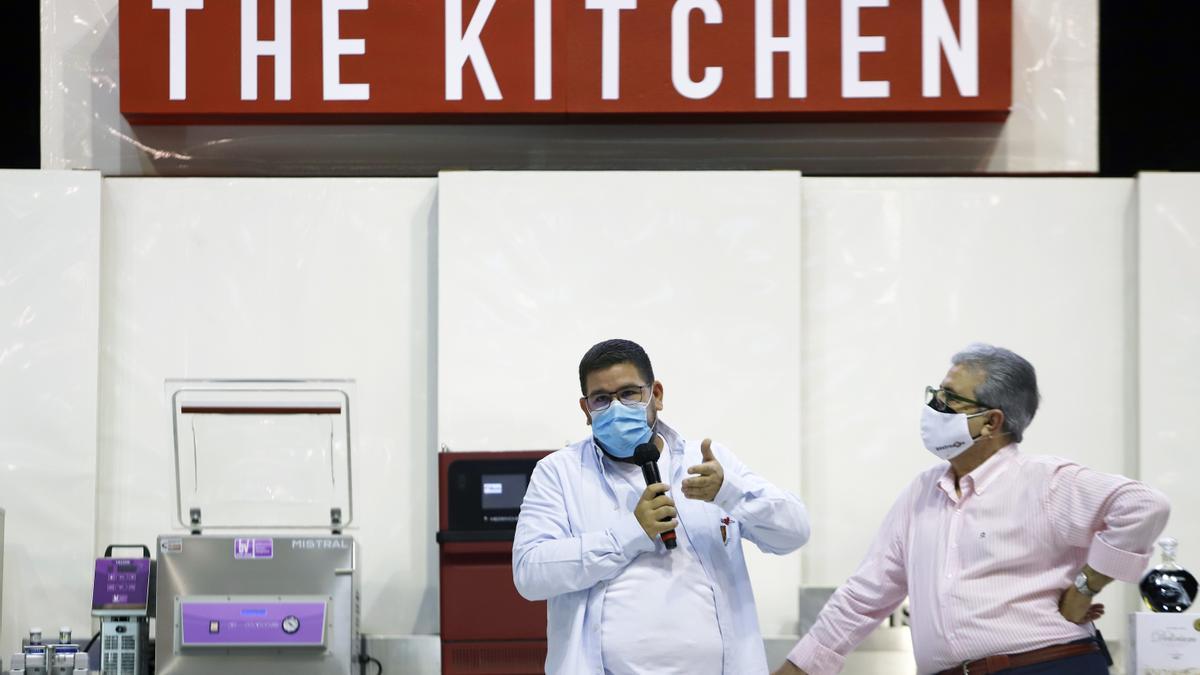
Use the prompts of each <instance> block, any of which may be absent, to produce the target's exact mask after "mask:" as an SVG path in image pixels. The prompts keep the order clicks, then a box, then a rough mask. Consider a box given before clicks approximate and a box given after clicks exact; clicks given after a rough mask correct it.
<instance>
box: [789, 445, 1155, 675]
mask: <svg viewBox="0 0 1200 675" xmlns="http://www.w3.org/2000/svg"><path fill="white" fill-rule="evenodd" d="M959 485H960V487H961V489H962V497H961V498H960V497H959V496H958V495H956V494H955V490H954V475H953V473H952V472H951V471H950V468H949V466H948V465H947V464H940V465H938V466H935V467H933V468H931V469H929V470H928V471H925V472H923V473H921V474H920V475H918V476H917V478H916V480H914V481H913V482H912V483H910V484H909V486H908V487H907V488H906V489H905V490H904V492H902V493H901V494H900V497H899V499H897V500H896V503H895V504H894V505H893V506H892V509H891V510H890V511H889V512H888V514H887V517H886V518H885V519H884V521H883V527H881V528H880V530H879V532H878V534H877V535H876V536H875V540H874V542H872V544H871V547H870V550H869V551H868V552H867V556H866V558H865V559H864V560H863V562H862V564H861V565H859V568H858V570H857V571H856V572H855V573H854V575H853V576H851V577H850V578H849V579H848V580H847V581H846V583H845V584H843V585H842V586H841V588H839V589H838V590H837V592H836V593H834V594H833V596H832V597H831V598H830V600H829V602H828V604H826V605H825V608H824V609H823V610H822V611H821V615H820V617H818V619H817V622H816V624H815V625H814V626H813V628H812V630H810V631H809V632H808V634H807V635H805V636H804V638H803V639H802V640H800V642H799V643H798V644H797V645H796V647H795V648H794V649H793V650H792V652H791V654H790V655H789V656H788V659H789V660H790V661H792V663H795V664H796V665H797V666H799V667H801V668H802V669H804V670H805V671H807V672H808V673H809V674H810V675H827V674H832V673H837V672H839V671H841V669H842V665H843V663H844V660H845V655H846V654H848V653H849V652H850V651H851V650H852V649H854V647H855V646H856V645H857V644H858V643H859V642H861V641H862V640H863V638H865V637H866V636H867V634H869V633H870V632H871V631H872V630H874V628H875V627H876V626H877V625H878V624H879V623H880V621H882V620H883V619H884V618H886V617H887V616H888V615H889V614H891V613H892V612H893V611H894V610H895V609H896V607H898V606H899V605H900V603H901V602H902V601H903V600H904V597H905V596H906V595H907V596H908V598H909V610H910V614H911V624H912V641H913V650H914V652H915V655H916V660H917V669H918V671H919V672H920V673H923V674H926V673H936V672H938V671H940V670H944V669H946V668H951V667H954V666H956V665H958V664H961V663H962V662H964V661H970V660H974V659H979V658H983V657H986V656H991V655H994V654H1013V653H1019V652H1025V651H1029V650H1032V649H1039V648H1041V647H1048V646H1050V645H1055V644H1061V643H1064V642H1070V641H1072V640H1080V639H1083V638H1086V637H1088V636H1090V635H1091V634H1092V633H1091V628H1090V627H1087V626H1080V625H1076V624H1073V623H1071V622H1069V621H1067V620H1066V619H1064V618H1063V617H1062V616H1061V615H1060V614H1059V613H1058V600H1059V597H1060V596H1061V595H1062V592H1063V590H1064V589H1066V588H1067V586H1069V585H1070V584H1072V583H1073V582H1074V579H1075V576H1076V575H1077V574H1078V573H1079V571H1080V570H1081V569H1083V566H1084V564H1088V565H1091V567H1092V568H1093V569H1095V570H1096V571H1098V572H1100V573H1102V574H1105V575H1107V576H1110V577H1113V578H1114V579H1119V580H1121V581H1128V582H1136V581H1138V580H1139V578H1140V577H1141V574H1142V572H1143V571H1144V570H1145V569H1146V566H1147V563H1148V562H1149V560H1150V551H1151V549H1152V548H1153V545H1154V541H1155V540H1156V539H1157V538H1158V536H1159V534H1161V533H1162V530H1163V528H1164V527H1165V526H1166V523H1167V516H1168V515H1169V513H1170V506H1169V505H1168V504H1167V501H1166V498H1165V497H1163V496H1162V494H1160V493H1159V492H1156V491H1155V490H1152V489H1150V488H1148V487H1146V486H1145V485H1143V484H1141V483H1139V482H1137V481H1134V480H1131V479H1129V478H1125V477H1123V476H1114V475H1111V474H1106V473H1101V472H1099V471H1094V470H1092V469H1089V468H1087V467H1084V466H1080V465H1079V464H1075V463H1073V462H1070V461H1068V460H1065V459H1059V458H1057V457H1043V456H1037V455H1024V454H1021V453H1020V452H1019V451H1018V449H1017V446H1016V445H1015V444H1013V445H1009V446H1007V447H1005V448H1004V449H1003V450H1000V451H999V452H997V453H996V454H995V455H993V456H992V457H991V458H990V459H989V460H988V461H986V462H984V463H983V464H982V465H981V466H980V467H979V468H977V469H975V470H974V471H972V472H971V473H969V474H967V475H966V476H964V477H963V478H962V480H961V481H959Z"/></svg>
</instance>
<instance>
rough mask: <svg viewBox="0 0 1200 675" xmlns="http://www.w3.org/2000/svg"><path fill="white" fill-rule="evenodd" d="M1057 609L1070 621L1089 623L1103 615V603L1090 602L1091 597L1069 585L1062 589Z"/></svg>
mask: <svg viewBox="0 0 1200 675" xmlns="http://www.w3.org/2000/svg"><path fill="white" fill-rule="evenodd" d="M1058 611H1059V613H1060V614H1062V615H1063V618H1064V619H1066V620H1067V621H1070V622H1071V623H1090V622H1092V621H1095V620H1096V619H1099V618H1100V617H1102V616H1104V605H1100V604H1092V598H1089V597H1088V596H1086V595H1084V594H1083V593H1080V592H1079V589H1077V588H1075V586H1074V585H1071V586H1068V587H1067V590H1065V591H1063V594H1062V598H1060V599H1059V601H1058Z"/></svg>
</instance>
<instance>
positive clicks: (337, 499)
mask: <svg viewBox="0 0 1200 675" xmlns="http://www.w3.org/2000/svg"><path fill="white" fill-rule="evenodd" d="M353 390H354V382H353V381H344V380H327V381H312V380H307V381H306V380H284V381H279V380H266V381H258V382H256V381H248V380H237V381H207V380H169V381H168V382H167V395H168V396H169V397H170V401H171V412H172V414H173V416H174V419H173V424H172V429H173V431H174V436H175V477H176V480H177V481H178V484H179V490H178V493H177V494H178V496H179V515H178V521H177V522H178V524H179V526H180V527H185V528H189V527H191V526H192V525H193V513H195V515H196V520H200V524H201V525H202V527H204V528H205V529H211V528H214V527H218V528H266V529H280V528H314V527H315V528H326V529H328V528H329V527H331V526H332V525H335V524H336V525H339V526H350V525H351V524H352V523H353V521H354V508H353V496H354V489H353V484H352V481H351V479H350V473H351V472H350V465H351V462H350V458H351V448H350V439H351V436H352V434H351V420H352V419H354V418H355V415H352V414H351V406H352V404H351V399H352V398H354V396H353V393H352V392H353ZM355 403H357V402H355ZM335 516H336V523H335V522H334V520H335Z"/></svg>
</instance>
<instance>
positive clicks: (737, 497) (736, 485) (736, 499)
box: [713, 474, 746, 513]
mask: <svg viewBox="0 0 1200 675" xmlns="http://www.w3.org/2000/svg"><path fill="white" fill-rule="evenodd" d="M745 498H746V490H745V488H743V487H742V485H741V483H740V482H739V481H738V477H737V476H734V475H731V474H725V477H724V479H722V481H721V489H720V490H717V496H716V497H715V498H714V499H713V501H714V502H716V504H717V506H720V507H721V508H722V509H724V510H725V513H733V510H734V509H735V508H737V507H738V505H739V504H741V503H742V500H743V499H745Z"/></svg>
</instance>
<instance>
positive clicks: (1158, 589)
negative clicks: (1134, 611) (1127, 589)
mask: <svg viewBox="0 0 1200 675" xmlns="http://www.w3.org/2000/svg"><path fill="white" fill-rule="evenodd" d="M1158 545H1159V546H1160V547H1162V563H1160V564H1159V565H1157V566H1155V568H1154V569H1152V570H1150V571H1149V572H1147V573H1146V576H1144V577H1142V583H1141V586H1140V588H1141V591H1142V600H1143V601H1145V603H1146V606H1147V607H1149V608H1150V611H1153V612H1186V611H1187V609H1188V607H1191V606H1192V602H1194V601H1195V599H1196V577H1194V576H1192V573H1191V572H1188V571H1187V570H1185V569H1183V568H1182V567H1180V566H1179V564H1178V563H1176V562H1175V553H1176V551H1177V550H1178V549H1179V542H1177V541H1175V539H1173V538H1171V537H1166V538H1164V539H1162V540H1160V541H1159V542H1158Z"/></svg>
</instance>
